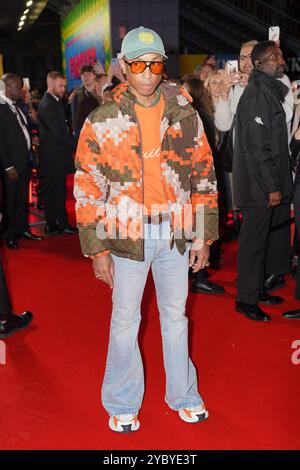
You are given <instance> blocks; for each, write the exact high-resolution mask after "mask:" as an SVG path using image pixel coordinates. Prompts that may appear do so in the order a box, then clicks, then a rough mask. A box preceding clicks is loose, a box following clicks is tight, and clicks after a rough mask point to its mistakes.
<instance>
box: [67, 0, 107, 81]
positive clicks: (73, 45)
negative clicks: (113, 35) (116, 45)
mask: <svg viewBox="0 0 300 470" xmlns="http://www.w3.org/2000/svg"><path fill="white" fill-rule="evenodd" d="M61 36H62V57H63V69H64V73H65V74H66V77H67V82H68V85H67V87H68V90H71V89H73V88H74V87H75V86H77V85H79V84H80V67H81V66H82V65H84V64H94V63H95V62H96V60H97V61H99V62H101V64H102V65H103V66H104V68H105V69H106V70H108V66H109V63H110V54H111V53H110V15H109V0H81V2H80V3H79V4H78V5H77V6H76V7H75V8H74V9H73V10H72V11H71V12H70V13H69V14H68V15H67V16H66V17H65V18H64V19H63V20H62V22H61Z"/></svg>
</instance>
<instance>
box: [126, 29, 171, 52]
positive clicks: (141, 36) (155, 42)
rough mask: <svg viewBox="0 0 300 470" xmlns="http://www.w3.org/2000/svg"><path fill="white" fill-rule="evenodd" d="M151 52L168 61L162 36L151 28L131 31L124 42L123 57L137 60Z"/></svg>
mask: <svg viewBox="0 0 300 470" xmlns="http://www.w3.org/2000/svg"><path fill="white" fill-rule="evenodd" d="M149 52H157V53H158V54H160V55H162V56H163V57H165V58H166V59H167V58H168V57H167V56H166V52H165V48H164V45H163V42H162V40H161V38H160V36H159V35H158V34H157V33H156V32H155V31H153V30H152V29H149V28H144V26H140V27H139V28H135V29H132V30H131V31H129V32H128V33H127V34H126V36H125V37H124V39H123V41H122V46H121V57H122V58H123V57H126V59H129V60H131V59H136V58H137V57H140V56H141V55H144V54H149Z"/></svg>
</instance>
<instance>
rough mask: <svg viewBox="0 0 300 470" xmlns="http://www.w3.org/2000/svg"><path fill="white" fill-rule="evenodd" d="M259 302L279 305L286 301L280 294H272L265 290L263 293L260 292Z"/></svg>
mask: <svg viewBox="0 0 300 470" xmlns="http://www.w3.org/2000/svg"><path fill="white" fill-rule="evenodd" d="M257 302H260V303H262V304H267V305H279V304H282V302H284V299H283V298H282V297H279V295H270V294H268V293H267V292H263V293H262V294H259V296H258V299H257Z"/></svg>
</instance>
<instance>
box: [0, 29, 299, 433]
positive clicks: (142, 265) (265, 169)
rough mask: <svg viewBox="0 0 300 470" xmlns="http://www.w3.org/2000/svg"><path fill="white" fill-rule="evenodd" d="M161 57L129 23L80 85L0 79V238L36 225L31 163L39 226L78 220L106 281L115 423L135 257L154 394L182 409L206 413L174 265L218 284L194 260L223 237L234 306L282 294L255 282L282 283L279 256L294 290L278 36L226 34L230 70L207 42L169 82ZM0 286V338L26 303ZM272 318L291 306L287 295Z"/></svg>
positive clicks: (218, 251) (57, 227)
mask: <svg viewBox="0 0 300 470" xmlns="http://www.w3.org/2000/svg"><path fill="white" fill-rule="evenodd" d="M166 60H167V56H166V52H165V49H164V45H163V42H162V40H161V38H160V37H159V36H158V35H157V33H155V32H154V31H152V30H149V29H148V28H143V27H140V28H136V29H134V30H132V31H130V32H129V33H127V35H126V36H125V38H124V40H123V43H122V49H121V53H120V60H119V62H118V63H115V61H114V62H113V63H112V64H111V67H110V68H109V71H108V73H107V74H106V73H105V70H104V69H103V67H102V66H101V64H99V63H97V64H95V65H94V66H92V65H84V66H83V67H82V69H81V81H82V84H81V86H80V87H77V88H75V89H74V90H73V91H72V93H71V94H70V95H68V96H67V94H66V80H65V77H64V76H63V75H62V74H61V73H60V72H57V71H51V72H49V73H48V75H47V91H46V92H45V94H44V95H43V96H42V97H41V96H38V95H37V94H36V93H34V94H31V95H30V94H29V93H28V90H24V87H23V83H22V80H21V78H20V77H19V76H17V75H15V74H12V73H7V74H5V75H4V76H3V77H2V91H1V94H0V143H1V148H0V162H1V172H2V173H1V176H2V178H1V179H2V182H3V191H2V192H3V200H4V203H3V205H2V208H3V214H4V217H3V225H2V228H3V239H4V241H5V243H6V246H7V248H9V249H12V250H13V249H18V248H19V242H18V240H19V239H22V238H26V239H30V240H32V241H35V242H38V241H39V240H41V239H42V236H40V235H38V234H34V233H33V232H32V231H31V230H29V226H28V188H29V179H30V175H31V172H32V168H34V169H35V171H36V172H37V173H38V177H39V179H40V193H41V195H42V201H40V203H41V207H44V210H45V220H46V223H45V236H56V235H59V234H63V233H66V234H70V235H73V234H75V233H76V232H77V231H78V230H79V238H80V243H81V247H82V252H83V254H84V255H85V256H86V257H90V258H91V259H92V265H93V270H94V273H95V276H96V278H97V279H99V280H101V281H102V282H105V283H107V284H108V285H109V286H110V287H111V289H112V290H113V312H112V321H111V330H110V340H109V351H108V356H107V365H106V371H105V377H104V382H103V387H102V401H103V405H104V407H105V409H106V410H107V412H108V414H109V427H110V428H111V429H112V430H113V431H116V432H130V431H136V430H138V428H139V426H140V423H139V419H138V414H139V410H140V407H141V404H142V398H143V393H144V379H143V365H142V361H141V356H140V351H139V347H138V343H137V336H138V330H139V323H140V319H141V312H140V304H141V299H142V295H143V291H144V286H145V282H146V279H147V275H148V272H149V269H150V268H152V272H153V277H154V282H155V287H156V295H157V300H158V307H159V311H160V321H161V331H162V338H163V350H164V365H165V371H166V402H167V404H168V405H169V406H170V408H171V409H173V410H176V411H178V414H179V417H180V418H181V419H182V420H184V421H186V422H198V421H202V420H205V419H206V418H207V417H208V411H207V409H206V407H205V405H204V401H203V399H202V397H201V395H200V394H199V391H198V386H197V377H196V369H195V367H194V365H193V363H192V361H191V359H190V358H189V352H188V330H187V318H186V315H185V303H186V298H187V294H188V277H189V275H190V277H191V278H192V283H191V291H192V292H194V293H200V294H201V293H207V294H211V295H215V294H216V295H220V294H221V295H222V294H223V293H224V291H225V289H224V287H223V286H222V285H219V284H215V283H212V282H211V281H210V280H209V274H208V268H210V269H222V263H223V259H222V243H223V242H224V240H231V239H232V238H236V237H237V236H238V237H239V245H238V266H237V296H236V303H235V310H236V311H237V312H238V313H240V314H242V315H244V316H245V317H246V318H247V319H249V320H254V321H260V322H267V321H270V320H271V317H270V316H269V315H268V314H266V313H265V312H264V311H263V310H262V309H261V307H260V304H267V305H277V304H280V303H282V302H283V301H284V299H283V298H282V297H280V296H277V295H272V294H271V293H270V292H272V291H274V290H276V289H278V288H280V287H282V286H283V285H284V283H285V281H286V279H285V275H286V274H288V273H290V272H291V270H292V267H293V266H292V259H293V260H294V265H295V267H294V268H295V271H296V281H297V282H296V284H297V287H296V293H295V297H296V298H298V299H300V270H297V269H296V263H295V260H297V258H298V255H299V238H298V233H297V229H298V230H300V216H299V213H300V212H299V210H300V207H299V206H300V176H299V171H300V170H299V168H300V167H299V165H298V156H299V154H300V125H299V113H300V107H299V106H300V105H299V104H297V102H296V100H295V94H293V90H292V86H291V83H290V80H289V78H288V77H287V75H285V74H284V65H285V60H284V57H283V54H282V51H281V49H280V44H279V43H275V42H273V41H263V42H258V41H255V40H251V41H249V42H247V43H245V44H243V45H241V50H240V53H239V58H238V70H233V71H231V70H230V68H229V67H228V65H226V67H225V68H224V69H218V68H217V61H216V58H215V57H214V56H212V57H209V58H208V59H207V60H206V61H205V62H204V64H202V66H200V67H197V68H196V69H195V71H194V73H193V74H191V75H185V76H184V77H182V78H181V79H176V80H172V79H168V78H167V76H166V73H165V62H166ZM74 155H75V161H74ZM75 169H76V170H75ZM75 171H76V173H75V180H74V195H75V198H76V218H77V227H78V228H75V227H72V226H71V225H70V223H69V221H68V217H67V212H66V176H67V174H69V173H74V172H75ZM292 171H293V172H294V174H295V175H296V176H295V177H294V178H293V172H292ZM292 201H293V207H294V213H295V221H296V228H297V229H296V230H295V235H294V241H293V247H292V246H291V223H292V219H291V203H292ZM128 283H130V289H128ZM0 289H2V291H3V294H1V297H0V338H1V337H5V336H8V335H9V334H12V333H14V332H15V331H18V330H19V329H21V328H24V327H26V326H27V325H28V324H29V323H30V322H31V321H32V314H31V313H30V312H25V313H24V314H22V315H15V313H13V311H12V306H11V302H10V299H9V293H8V290H7V286H6V282H5V275H4V271H3V268H2V265H1V264H0ZM283 316H284V317H285V318H287V319H299V318H300V309H296V310H294V311H289V312H285V313H284V314H283Z"/></svg>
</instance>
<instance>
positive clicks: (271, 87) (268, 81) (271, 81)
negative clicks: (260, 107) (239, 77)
mask: <svg viewBox="0 0 300 470" xmlns="http://www.w3.org/2000/svg"><path fill="white" fill-rule="evenodd" d="M251 82H252V83H256V84H258V83H259V84H260V85H262V86H263V88H264V90H265V91H267V92H268V93H270V94H274V95H276V96H277V97H278V98H279V100H280V101H284V99H285V97H286V95H287V94H288V91H289V89H288V87H287V86H286V85H285V84H284V83H282V82H281V81H280V80H277V79H276V78H272V77H269V75H267V74H266V73H264V72H261V71H260V70H257V69H253V70H252V72H251V74H250V78H249V83H251Z"/></svg>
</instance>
